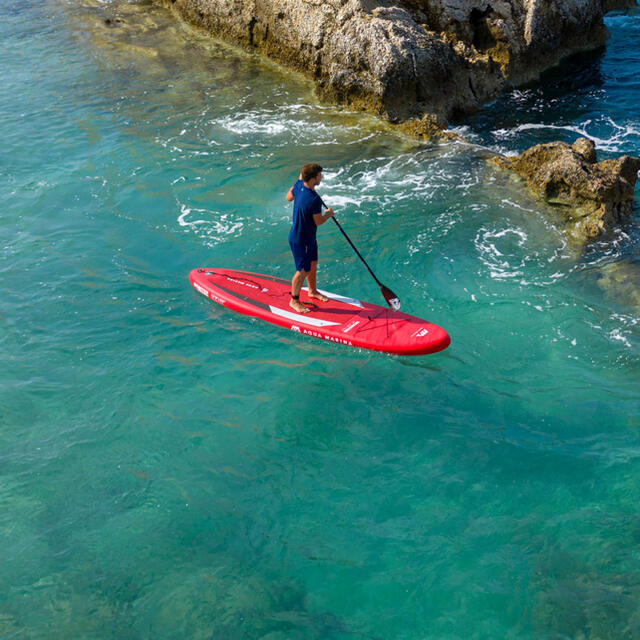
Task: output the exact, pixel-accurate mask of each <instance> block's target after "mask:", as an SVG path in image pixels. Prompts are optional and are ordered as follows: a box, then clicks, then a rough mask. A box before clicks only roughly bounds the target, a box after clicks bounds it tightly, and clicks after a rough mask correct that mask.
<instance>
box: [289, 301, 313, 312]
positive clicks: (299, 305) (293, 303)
mask: <svg viewBox="0 0 640 640" xmlns="http://www.w3.org/2000/svg"><path fill="white" fill-rule="evenodd" d="M289 306H290V307H291V308H292V309H293V310H294V311H297V312H298V313H309V309H307V307H305V306H304V305H303V304H302V302H300V300H294V299H293V298H291V300H289Z"/></svg>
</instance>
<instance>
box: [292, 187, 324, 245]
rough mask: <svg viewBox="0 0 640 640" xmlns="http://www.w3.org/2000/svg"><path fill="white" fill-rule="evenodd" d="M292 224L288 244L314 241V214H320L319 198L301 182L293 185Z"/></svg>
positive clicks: (311, 242) (315, 227) (320, 203)
mask: <svg viewBox="0 0 640 640" xmlns="http://www.w3.org/2000/svg"><path fill="white" fill-rule="evenodd" d="M292 193H293V224H292V225H291V231H289V242H293V243H295V244H302V245H307V244H313V243H314V242H315V241H316V231H317V230H318V227H317V226H316V223H315V221H314V219H313V216H314V214H316V213H321V212H322V201H321V200H320V196H319V195H318V194H317V193H316V192H315V191H312V190H311V189H309V187H305V186H304V182H303V181H302V180H298V182H296V183H295V184H294V185H293V189H292Z"/></svg>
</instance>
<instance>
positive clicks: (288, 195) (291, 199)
mask: <svg viewBox="0 0 640 640" xmlns="http://www.w3.org/2000/svg"><path fill="white" fill-rule="evenodd" d="M298 180H302V174H300V175H299V176H298ZM295 186H296V185H295V184H294V185H293V187H295ZM293 187H291V189H289V191H288V193H287V195H286V196H285V198H286V199H287V202H293V201H294V199H295V196H294V195H293Z"/></svg>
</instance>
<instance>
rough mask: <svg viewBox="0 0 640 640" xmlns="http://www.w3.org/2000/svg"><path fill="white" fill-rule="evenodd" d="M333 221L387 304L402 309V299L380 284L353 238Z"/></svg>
mask: <svg viewBox="0 0 640 640" xmlns="http://www.w3.org/2000/svg"><path fill="white" fill-rule="evenodd" d="M320 202H321V203H322V206H323V207H324V208H325V209H328V208H329V207H327V205H326V204H325V203H324V200H323V199H322V198H320ZM333 221H334V222H335V223H336V224H337V225H338V229H340V232H341V233H342V235H343V236H344V237H345V238H346V239H347V242H348V243H349V244H350V245H351V248H352V249H353V250H354V251H355V252H356V255H357V256H358V258H360V260H362V262H363V263H364V266H365V267H367V269H368V270H369V273H370V274H371V275H372V276H373V279H374V280H375V281H376V282H377V284H378V286H379V287H380V291H381V293H382V295H383V296H384V299H385V300H386V301H387V304H388V305H389V306H390V307H391V308H392V309H393V310H394V311H398V309H400V298H398V296H397V295H396V294H395V293H393V291H391V289H389V287H385V286H384V285H383V284H382V282H380V280H378V278H376V274H375V273H373V271H372V270H371V267H370V266H369V265H368V264H367V261H366V260H365V259H364V258H363V257H362V255H361V254H360V252H359V251H358V250H357V249H356V246H355V245H354V244H353V242H351V238H349V236H348V235H347V234H346V232H345V230H344V229H343V228H342V225H341V224H340V223H339V222H338V221H337V220H336V217H335V216H333Z"/></svg>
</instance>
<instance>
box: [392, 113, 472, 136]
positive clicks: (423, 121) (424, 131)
mask: <svg viewBox="0 0 640 640" xmlns="http://www.w3.org/2000/svg"><path fill="white" fill-rule="evenodd" d="M446 127H447V123H446V122H445V121H443V120H441V119H440V118H438V117H437V116H434V115H433V114H430V113H427V114H426V115H425V116H423V117H422V118H420V120H407V121H405V122H402V123H401V124H399V125H397V129H398V130H399V131H402V132H403V133H406V134H407V135H409V136H411V137H412V138H418V139H420V140H438V139H440V140H461V139H462V138H461V136H459V135H458V134H457V133H454V132H453V131H449V130H448V129H447V128H446Z"/></svg>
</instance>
